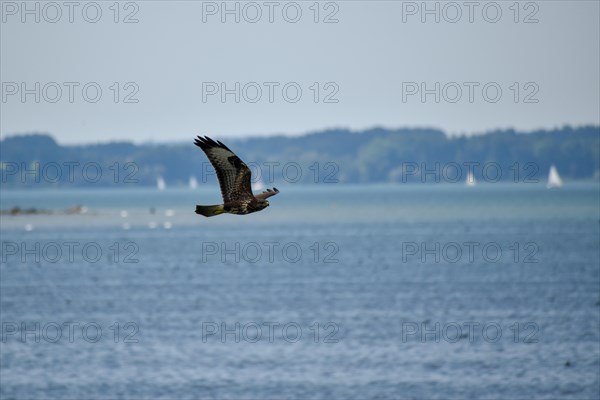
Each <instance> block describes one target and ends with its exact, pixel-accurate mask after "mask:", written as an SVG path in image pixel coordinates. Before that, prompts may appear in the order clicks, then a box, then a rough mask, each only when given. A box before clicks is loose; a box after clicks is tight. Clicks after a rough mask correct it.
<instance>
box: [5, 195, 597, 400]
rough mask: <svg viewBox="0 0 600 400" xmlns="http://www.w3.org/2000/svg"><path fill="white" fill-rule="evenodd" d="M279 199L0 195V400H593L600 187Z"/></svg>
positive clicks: (288, 197) (595, 362)
mask: <svg viewBox="0 0 600 400" xmlns="http://www.w3.org/2000/svg"><path fill="white" fill-rule="evenodd" d="M279 189H281V193H280V194H279V195H278V196H276V197H274V198H272V199H271V206H270V207H269V208H267V209H266V210H264V211H262V212H260V213H256V214H253V215H248V216H244V217H240V216H231V215H223V216H219V217H215V218H210V219H205V218H201V217H198V216H196V215H195V214H193V209H194V205H195V204H202V203H203V204H211V203H217V202H218V201H219V199H218V193H215V190H214V188H207V189H205V190H204V189H203V190H199V191H196V192H192V191H187V190H167V191H164V192H158V191H155V190H150V189H144V190H142V189H139V190H77V191H61V192H58V191H28V192H25V191H3V193H2V195H1V203H2V204H1V208H2V209H7V208H10V207H12V206H15V205H18V206H21V207H23V208H26V207H31V206H35V207H38V208H43V209H48V210H50V211H52V212H53V214H52V215H35V216H26V215H19V216H7V215H3V216H2V218H1V222H2V229H1V231H0V232H1V233H2V248H1V250H2V254H1V256H2V260H1V261H2V262H1V264H0V289H1V292H0V307H1V311H2V315H1V322H2V342H1V343H0V346H1V354H0V368H1V373H0V384H1V385H0V397H1V398H2V399H9V398H28V399H30V398H61V399H74V398H86V399H114V398H123V399H133V398H135V399H142V398H169V399H173V398H190V399H191V398H218V399H223V398H225V399H244V398H246V399H249V398H303V399H304V398H314V399H349V398H357V399H358V398H360V399H363V398H411V399H415V398H418V399H431V398H442V399H465V398H491V399H524V398H528V399H529V398H540V399H545V398H547V399H556V398H572V399H596V398H599V391H600V361H599V360H600V334H599V332H600V209H599V208H600V206H599V204H600V196H599V186H598V183H590V184H575V183H574V184H570V185H566V186H565V187H564V188H562V189H560V190H547V189H545V187H543V186H542V185H525V184H521V185H509V184H506V185H495V184H490V185H480V186H477V187H475V188H465V187H463V186H462V185H460V186H459V185H438V186H434V185H431V186H428V185H424V186H421V185H405V186H342V185H329V186H327V185H323V186H319V187H295V186H293V185H290V186H289V187H287V188H286V187H282V188H279ZM78 204H79V205H84V206H86V207H87V208H88V211H87V213H85V214H82V215H66V214H64V213H63V211H64V210H65V209H67V208H69V207H72V206H74V205H78ZM150 208H154V213H151V212H150ZM122 211H126V214H123V215H122V214H121V213H122ZM65 243H70V245H69V246H72V248H73V249H74V250H73V251H72V252H71V253H70V252H69V247H68V245H66V244H65ZM36 246H37V247H36ZM84 247H85V248H86V249H87V250H88V252H87V253H85V252H83V250H82V248H84ZM484 248H485V249H486V250H485V251H484V250H483V249H484ZM57 249H58V250H57ZM284 249H285V250H284ZM469 249H473V251H472V252H470V251H469ZM96 250H99V251H100V253H97V252H96ZM271 250H272V251H271ZM459 252H460V253H459ZM70 323H71V325H69V324H70ZM73 323H79V325H77V326H76V327H74V328H73V332H72V337H71V335H70V332H69V326H71V327H73V326H74V325H73ZM236 323H237V324H239V325H236ZM22 324H25V326H23V325H22ZM36 324H37V325H36ZM223 324H224V325H223ZM117 326H118V330H117ZM238 326H239V329H238V328H237V327H238ZM23 327H24V328H26V329H28V330H29V332H28V333H27V332H23V329H22V328H23ZM57 327H60V329H61V331H60V334H58V332H59V331H58V330H57ZM82 327H86V329H87V331H86V330H83V329H82ZM284 327H285V328H286V329H287V331H285V332H284V329H283V328H284ZM98 328H99V329H101V334H99V331H98ZM223 328H225V329H226V330H227V331H226V332H225V334H224V335H222V333H223V330H224V329H223ZM259 329H260V331H259ZM270 329H272V332H270ZM299 332H301V333H302V336H301V337H299V336H298V335H297V333H299ZM271 333H272V334H271Z"/></svg>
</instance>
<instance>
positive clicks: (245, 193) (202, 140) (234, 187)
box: [194, 136, 254, 203]
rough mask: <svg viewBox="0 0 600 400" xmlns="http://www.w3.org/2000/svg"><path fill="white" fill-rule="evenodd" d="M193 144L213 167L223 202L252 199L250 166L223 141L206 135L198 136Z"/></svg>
mask: <svg viewBox="0 0 600 400" xmlns="http://www.w3.org/2000/svg"><path fill="white" fill-rule="evenodd" d="M194 144H195V145H196V146H198V147H200V148H201V149H202V151H204V153H205V154H206V156H207V157H208V160H209V161H210V163H211V164H212V165H213V167H215V171H216V172H217V178H219V185H220V186H221V194H222V195H223V202H225V203H228V202H230V201H235V200H248V199H252V198H253V197H254V196H253V195H252V188H251V186H250V176H251V174H252V173H251V172H250V168H248V166H247V165H246V164H244V162H243V161H242V160H241V159H240V158H239V157H238V156H236V155H235V153H234V152H233V151H231V150H229V148H228V147H227V146H225V145H224V144H223V143H221V142H219V141H216V142H215V141H214V140H212V139H211V138H209V137H208V136H205V137H201V136H198V138H197V139H195V140H194Z"/></svg>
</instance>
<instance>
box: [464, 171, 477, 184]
mask: <svg viewBox="0 0 600 400" xmlns="http://www.w3.org/2000/svg"><path fill="white" fill-rule="evenodd" d="M476 184H477V181H476V180H475V176H473V173H472V172H471V171H469V172H468V173H467V180H465V185H467V186H475V185H476Z"/></svg>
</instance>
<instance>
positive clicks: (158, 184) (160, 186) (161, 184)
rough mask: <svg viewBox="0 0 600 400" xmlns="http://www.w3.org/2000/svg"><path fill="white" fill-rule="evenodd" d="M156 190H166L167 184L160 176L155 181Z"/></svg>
mask: <svg viewBox="0 0 600 400" xmlns="http://www.w3.org/2000/svg"><path fill="white" fill-rule="evenodd" d="M156 188H157V189H158V190H165V189H166V188H167V184H166V183H165V180H164V179H163V178H162V177H161V176H159V177H158V178H157V179H156Z"/></svg>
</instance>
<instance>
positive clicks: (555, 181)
mask: <svg viewBox="0 0 600 400" xmlns="http://www.w3.org/2000/svg"><path fill="white" fill-rule="evenodd" d="M562 184H563V183H562V179H560V175H558V171H557V170H556V167H555V166H554V165H551V166H550V171H549V172H548V184H547V185H546V187H547V188H548V189H552V188H559V187H561V186H562Z"/></svg>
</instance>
